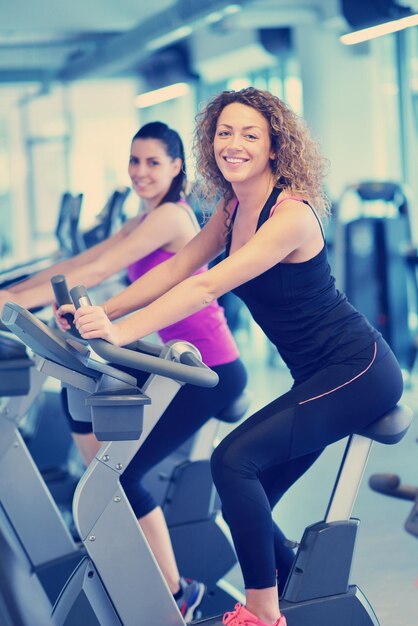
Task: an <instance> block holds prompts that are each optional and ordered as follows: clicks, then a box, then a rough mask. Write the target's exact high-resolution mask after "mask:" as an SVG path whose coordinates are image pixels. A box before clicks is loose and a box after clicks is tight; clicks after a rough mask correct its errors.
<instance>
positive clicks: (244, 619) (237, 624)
mask: <svg viewBox="0 0 418 626" xmlns="http://www.w3.org/2000/svg"><path fill="white" fill-rule="evenodd" d="M222 623H223V624H224V626H270V625H269V624H266V623H265V622H262V621H261V619H258V617H256V616H255V615H253V613H250V611H249V610H248V609H247V608H245V606H242V604H240V603H239V602H238V603H237V604H236V605H235V608H234V610H233V611H229V612H228V613H225V615H224V616H223V620H222ZM273 626H287V625H286V618H285V616H284V615H281V616H280V617H279V619H278V620H277V622H274V624H273Z"/></svg>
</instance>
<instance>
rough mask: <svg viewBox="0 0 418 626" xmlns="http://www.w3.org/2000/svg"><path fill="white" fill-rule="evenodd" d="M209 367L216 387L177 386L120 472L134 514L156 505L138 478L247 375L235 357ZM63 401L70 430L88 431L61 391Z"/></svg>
mask: <svg viewBox="0 0 418 626" xmlns="http://www.w3.org/2000/svg"><path fill="white" fill-rule="evenodd" d="M212 369H213V370H214V371H215V372H216V373H217V374H218V376H219V383H218V384H217V385H216V387H213V388H212V389H205V388H203V387H197V386H193V385H184V386H183V387H181V389H180V390H179V391H178V393H177V395H176V396H175V398H174V400H173V401H172V402H171V404H170V405H169V406H168V408H167V409H166V411H165V413H164V414H163V415H162V416H161V417H160V419H159V420H158V422H157V424H156V426H155V428H154V429H153V430H152V432H151V433H150V434H149V436H148V437H147V439H146V440H145V441H144V444H143V445H142V446H141V448H140V449H139V450H138V452H137V453H136V455H135V456H134V458H133V459H132V461H131V462H130V464H129V465H128V467H127V468H126V470H125V472H124V473H123V474H122V477H121V483H122V486H123V488H124V490H125V493H126V495H127V497H128V499H129V501H130V503H131V506H132V508H133V510H134V513H135V515H136V517H138V518H140V517H143V516H144V515H147V513H150V512H151V511H152V510H153V509H155V507H156V506H157V503H156V502H155V500H154V498H153V496H152V494H151V493H150V492H149V491H147V490H146V489H145V487H144V486H143V485H142V482H141V480H142V477H143V476H144V475H145V474H146V473H147V472H148V471H149V470H150V469H151V468H153V467H154V466H155V465H157V463H159V462H160V461H162V460H163V459H165V458H166V457H167V456H168V455H169V454H171V453H172V452H173V451H174V450H176V449H177V448H178V447H180V446H181V445H182V444H183V443H184V442H185V441H187V439H189V438H190V437H191V436H192V435H194V434H195V433H196V432H197V431H198V430H199V428H201V426H203V424H205V422H207V421H208V419H210V418H211V417H213V416H214V415H216V414H217V413H219V412H220V411H222V410H223V409H226V408H227V407H228V406H230V405H231V404H232V402H233V401H234V400H235V399H236V398H237V397H238V396H239V395H240V393H241V392H242V391H243V390H244V388H245V385H246V383H247V374H246V370H245V368H244V365H243V364H242V362H241V361H240V360H239V359H237V360H236V361H233V362H232V363H226V364H225V365H217V366H212ZM131 373H133V372H131ZM136 374H138V372H136ZM145 378H146V376H144V378H143V379H142V380H141V378H140V379H139V380H138V385H139V386H141V384H142V383H143V382H144V379H145ZM63 401H64V409H66V411H65V412H66V414H67V417H68V419H69V420H70V427H71V429H72V431H73V432H76V433H79V434H85V433H91V432H92V428H91V423H86V422H78V421H75V420H73V419H72V418H71V416H70V415H69V412H68V407H67V406H66V395H65V394H64V395H63Z"/></svg>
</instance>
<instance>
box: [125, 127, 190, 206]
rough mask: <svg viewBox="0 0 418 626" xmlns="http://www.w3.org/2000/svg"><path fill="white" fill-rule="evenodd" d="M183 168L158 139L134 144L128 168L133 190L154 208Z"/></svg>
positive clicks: (142, 140)
mask: <svg viewBox="0 0 418 626" xmlns="http://www.w3.org/2000/svg"><path fill="white" fill-rule="evenodd" d="M181 166H182V162H181V159H172V158H171V157H170V156H169V155H168V154H167V152H166V149H165V146H164V143H163V142H161V141H159V140H158V139H135V140H134V141H133V142H132V145H131V154H130V157H129V167H128V173H129V176H130V179H131V181H132V188H133V189H134V191H135V192H136V193H137V194H138V196H139V197H140V198H142V199H143V200H144V201H145V202H146V203H148V204H149V205H150V206H151V207H152V208H153V207H156V206H158V205H159V204H160V202H161V200H162V199H163V198H164V196H165V195H166V194H167V192H168V190H169V189H170V186H171V183H172V182H173V179H174V178H175V177H176V176H177V174H178V173H179V172H180V169H181Z"/></svg>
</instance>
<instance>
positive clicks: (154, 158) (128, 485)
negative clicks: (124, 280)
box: [0, 122, 246, 621]
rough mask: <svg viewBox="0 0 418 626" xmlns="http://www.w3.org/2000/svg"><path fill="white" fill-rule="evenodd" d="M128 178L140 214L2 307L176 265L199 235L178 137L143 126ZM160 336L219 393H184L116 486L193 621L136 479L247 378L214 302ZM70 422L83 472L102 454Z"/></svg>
mask: <svg viewBox="0 0 418 626" xmlns="http://www.w3.org/2000/svg"><path fill="white" fill-rule="evenodd" d="M128 171H129V176H130V178H131V181H132V187H133V189H134V191H135V192H136V193H137V194H138V196H139V197H140V198H141V201H142V207H143V211H142V212H141V214H140V215H139V216H138V217H137V218H134V219H133V220H131V221H130V222H129V223H128V224H127V225H126V226H125V227H124V228H123V229H122V231H121V232H119V233H117V234H116V235H114V236H113V237H111V238H110V239H109V240H108V241H105V242H103V243H100V244H98V245H97V246H95V247H94V248H92V249H90V250H88V251H87V252H84V253H82V254H80V255H79V256H77V257H75V258H73V259H69V260H67V261H64V262H62V263H59V264H57V265H55V266H53V267H52V268H50V269H48V270H46V271H44V272H41V273H40V274H39V275H37V276H35V277H34V278H33V279H29V280H27V281H25V282H24V283H21V284H20V285H18V286H16V288H12V289H11V290H10V291H7V292H4V293H5V299H4V300H3V303H4V302H6V301H8V300H11V301H14V302H17V303H18V304H21V305H22V306H24V307H26V308H30V307H34V306H39V305H45V304H48V303H50V302H52V301H53V293H52V289H51V286H50V283H49V279H50V278H51V276H53V275H54V274H57V273H62V274H66V278H67V282H68V284H69V286H71V287H72V286H74V285H76V284H80V283H82V284H84V285H86V286H87V287H92V286H95V285H98V284H100V283H101V282H102V281H103V280H105V279H106V278H108V277H109V276H111V275H113V274H115V273H116V272H119V271H120V270H122V269H123V268H125V267H128V276H129V278H130V280H131V281H134V280H136V279H137V278H139V277H140V276H142V275H144V274H146V273H147V272H148V271H149V270H151V269H152V268H153V267H155V266H157V265H159V264H160V263H162V262H164V261H166V260H167V259H170V258H172V257H174V255H175V254H176V253H177V252H178V251H179V250H181V248H182V247H183V246H185V245H186V244H187V243H188V242H189V241H190V240H191V239H192V238H193V237H194V236H195V235H196V233H198V232H199V230H200V228H199V225H198V223H197V220H196V218H195V216H194V213H193V211H192V209H191V208H190V206H189V205H188V204H187V202H186V201H185V200H184V188H185V184H186V172H185V163H184V149H183V144H182V141H181V139H180V137H179V135H178V133H177V132H176V131H175V130H173V129H171V128H169V127H168V126H167V125H166V124H163V123H161V122H153V123H150V124H146V125H145V126H143V127H142V128H141V129H140V130H139V131H138V132H137V133H136V134H135V135H134V137H133V139H132V145H131V151H130V156H129V168H128ZM205 269H207V268H206V266H203V267H201V268H196V274H199V273H202V272H203V271H205ZM1 297H2V296H1V292H0V298H1ZM0 301H1V300H0ZM103 306H105V305H103ZM66 311H67V312H68V311H71V312H74V307H71V306H67V308H66ZM56 317H57V321H58V323H59V325H60V326H61V328H62V329H63V330H67V329H69V324H68V322H67V320H66V319H65V318H64V317H62V316H61V315H59V313H57V314H56ZM159 335H160V337H161V339H162V340H163V341H164V342H167V341H170V340H174V339H180V340H184V341H189V342H191V343H193V344H194V345H195V346H196V347H197V348H198V350H199V351H200V353H201V355H202V359H203V361H204V363H206V365H208V366H210V367H211V368H212V369H213V370H215V371H216V372H217V374H218V376H219V383H218V385H217V386H216V387H215V388H213V389H204V388H200V387H193V386H192V385H184V386H183V387H182V388H181V389H180V391H179V392H178V393H177V395H176V397H175V398H174V400H173V402H172V403H171V405H170V406H169V407H168V409H167V410H166V412H165V413H164V414H163V415H162V416H161V418H160V420H159V421H158V424H157V425H156V427H155V428H154V430H153V431H152V432H151V433H150V434H149V436H148V437H147V440H146V441H145V442H144V444H143V446H142V447H141V449H140V451H139V453H138V454H137V455H136V457H134V459H133V460H132V462H131V463H130V465H129V466H128V468H127V469H126V470H125V472H124V474H123V476H122V479H121V482H122V485H123V487H124V490H125V492H126V495H127V496H128V498H129V501H130V503H131V505H132V508H133V511H134V513H135V515H136V517H137V518H138V520H139V523H140V525H141V528H142V530H143V532H144V534H145V536H146V538H147V541H148V543H149V545H150V547H151V549H152V550H153V553H154V556H155V558H156V560H157V562H158V564H159V566H160V568H161V570H162V572H163V574H164V576H165V579H166V581H167V584H168V586H169V588H170V589H171V591H172V593H173V595H174V597H175V599H176V601H177V603H178V606H179V608H180V611H181V612H182V614H183V615H184V617H185V619H186V621H189V620H190V619H192V617H193V613H194V611H195V609H196V608H197V606H198V605H199V604H200V602H201V600H202V596H203V593H204V585H203V584H202V583H200V582H197V581H193V580H189V579H187V580H186V579H184V578H181V577H180V575H179V572H178V569H177V565H176V561H175V557H174V554H173V550H172V547H171V542H170V537H169V534H168V530H167V525H166V522H165V519H164V515H163V512H162V510H161V508H160V507H159V506H158V505H157V503H156V502H155V500H154V498H153V496H152V494H151V493H149V492H148V491H147V490H146V489H145V487H144V486H143V485H142V480H141V479H142V477H143V476H144V475H145V474H146V473H147V472H148V471H149V470H150V469H151V468H152V467H154V466H155V465H157V464H158V463H159V462H160V461H162V460H163V459H164V458H166V457H167V456H168V455H169V454H171V453H172V452H173V451H174V450H175V449H176V448H178V447H179V446H181V445H182V444H183V443H184V442H185V441H186V440H187V439H189V438H190V437H191V436H192V435H194V434H195V433H196V432H197V431H198V430H199V428H200V427H201V426H203V424H204V423H205V422H206V421H207V420H208V419H210V418H211V417H212V416H214V415H216V414H218V413H220V412H221V411H222V410H223V409H226V408H227V407H228V406H230V405H231V404H232V403H233V402H234V400H235V399H236V398H237V397H238V396H239V395H240V394H241V392H242V391H243V389H244V387H245V385H246V372H245V368H244V366H243V365H242V363H241V361H240V359H239V353H238V349H237V346H236V344H235V342H234V339H233V337H232V334H231V332H230V330H229V328H228V326H227V323H226V320H225V316H224V313H223V309H222V308H221V307H220V306H219V305H218V303H217V302H216V301H214V302H213V303H212V304H211V306H210V307H208V308H207V309H205V311H201V312H199V313H197V314H195V315H192V316H189V317H187V318H186V319H184V320H182V322H180V323H177V324H167V326H166V327H164V328H161V329H159ZM139 384H140V382H139ZM64 400H65V397H64ZM68 418H69V420H70V424H71V428H72V431H73V436H74V439H75V441H76V443H77V445H78V447H79V449H80V452H81V454H82V456H83V458H84V461H85V463H86V464H88V463H89V462H90V461H91V459H92V458H93V457H94V456H95V454H96V453H97V451H98V449H99V447H100V444H99V442H98V441H97V440H96V438H95V436H94V434H92V432H91V426H90V424H88V423H85V422H76V421H74V420H72V419H71V417H70V416H69V415H68ZM185 574H187V572H185Z"/></svg>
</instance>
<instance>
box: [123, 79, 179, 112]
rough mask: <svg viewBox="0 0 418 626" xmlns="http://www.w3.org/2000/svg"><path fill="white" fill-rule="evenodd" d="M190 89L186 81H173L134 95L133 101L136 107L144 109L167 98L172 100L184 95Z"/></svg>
mask: <svg viewBox="0 0 418 626" xmlns="http://www.w3.org/2000/svg"><path fill="white" fill-rule="evenodd" d="M189 91H190V87H189V85H188V84H187V83H175V84H173V85H168V86H167V87H162V88H161V89H154V90H153V91H147V92H146V93H142V94H140V95H139V96H136V98H135V100H134V102H135V106H137V107H138V109H145V108H146V107H151V106H153V105H155V104H161V102H166V101H167V100H173V99H174V98H180V97H181V96H185V95H186V93H188V92H189Z"/></svg>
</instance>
